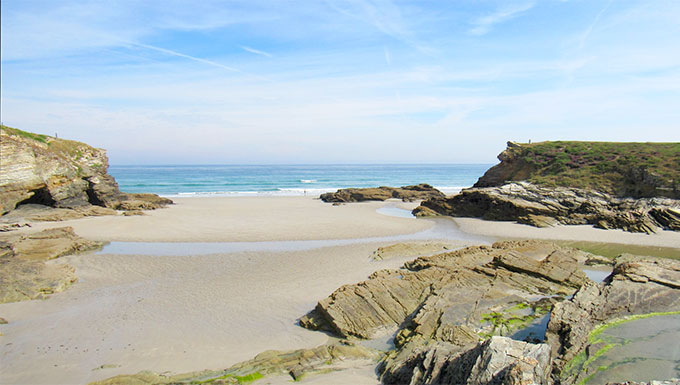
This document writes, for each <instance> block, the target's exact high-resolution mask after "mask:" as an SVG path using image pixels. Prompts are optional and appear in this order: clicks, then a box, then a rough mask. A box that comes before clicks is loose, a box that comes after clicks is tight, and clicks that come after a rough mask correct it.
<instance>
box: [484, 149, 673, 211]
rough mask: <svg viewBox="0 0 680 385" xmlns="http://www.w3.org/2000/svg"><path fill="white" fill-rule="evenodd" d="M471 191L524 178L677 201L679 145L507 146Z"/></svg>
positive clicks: (610, 192) (555, 184)
mask: <svg viewBox="0 0 680 385" xmlns="http://www.w3.org/2000/svg"><path fill="white" fill-rule="evenodd" d="M498 158H499V160H500V161H501V163H500V164H499V165H496V166H494V167H492V168H491V169H489V170H488V171H487V172H486V173H485V174H484V176H483V177H482V178H480V179H479V181H478V182H477V183H476V184H475V187H490V186H499V185H502V184H503V183H505V182H509V181H521V180H526V181H529V182H531V183H534V184H537V185H542V186H547V187H555V186H563V187H575V188H582V189H590V190H597V191H601V192H605V193H609V194H612V195H615V196H622V197H624V196H625V197H633V198H641V197H659V196H660V197H669V198H680V143H617V142H576V141H555V142H540V143H532V144H526V143H522V144H519V143H513V142H509V143H508V148H507V149H506V150H505V151H503V152H502V153H501V154H500V155H499V156H498Z"/></svg>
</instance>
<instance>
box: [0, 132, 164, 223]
mask: <svg viewBox="0 0 680 385" xmlns="http://www.w3.org/2000/svg"><path fill="white" fill-rule="evenodd" d="M107 169H108V158H107V157H106V151H105V150H103V149H99V148H94V147H91V146H88V145H87V144H85V143H81V142H76V141H73V140H65V139H58V138H55V137H51V136H47V135H40V134H34V133H30V132H26V131H22V130H19V129H16V128H11V127H7V126H1V127H0V214H5V213H7V212H9V211H11V210H13V209H15V208H16V207H17V206H19V205H22V204H27V203H37V204H42V205H45V206H51V207H58V208H69V209H74V208H81V207H86V206H90V205H96V206H102V207H108V208H112V209H149V208H155V207H159V206H162V205H164V204H168V203H172V201H170V200H168V199H164V198H158V197H157V196H155V195H151V194H149V195H138V194H137V195H136V196H132V195H128V194H124V193H121V192H120V190H119V189H118V184H117V183H116V181H115V179H114V178H113V177H112V176H111V175H109V174H107V172H106V171H107ZM148 200H151V201H154V202H155V203H154V204H149V202H147V201H148Z"/></svg>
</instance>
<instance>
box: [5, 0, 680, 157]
mask: <svg viewBox="0 0 680 385" xmlns="http://www.w3.org/2000/svg"><path fill="white" fill-rule="evenodd" d="M1 21H2V46H1V50H2V51H1V54H2V102H1V103H2V106H1V107H2V121H3V123H4V124H7V125H10V126H14V127H18V128H22V129H25V130H30V131H34V132H40V133H46V134H54V133H55V132H56V133H58V134H59V136H60V137H64V138H70V139H76V140H81V141H85V142H87V143H89V144H92V145H94V146H97V147H103V148H106V149H107V150H108V153H109V157H110V159H111V163H112V164H196V163H204V164H205V163H211V164H216V163H394V162H399V163H476V162H479V163H490V162H493V161H494V160H495V156H496V154H497V153H498V152H500V151H501V150H502V149H503V148H504V147H505V142H506V141H507V140H516V141H527V140H529V139H531V140H533V141H540V140H612V141H680V123H679V122H680V1H677V0H668V1H664V0H648V1H628V0H605V1H600V0H580V1H579V0H569V1H560V0H519V1H515V0H505V1H483V0H477V1H473V0H469V1H464V0H461V1H453V0H452V1H390V0H375V1H369V0H327V1H311V0H310V1H287V0H270V1H255V0H250V1H213V0H201V1H179V0H164V1H154V0H145V1H142V0H137V1H115V0H113V1H83V0H75V1H72V0H59V1H53V0H51V1H35V0H3V1H2V20H1Z"/></svg>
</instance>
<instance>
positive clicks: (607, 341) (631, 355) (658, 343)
mask: <svg viewBox="0 0 680 385" xmlns="http://www.w3.org/2000/svg"><path fill="white" fill-rule="evenodd" d="M597 338H599V339H600V340H602V343H601V344H598V346H600V345H601V346H600V347H599V349H598V352H599V353H600V354H599V356H598V354H597V353H594V352H593V353H591V357H597V358H595V359H593V360H592V361H590V362H588V361H586V364H587V367H588V368H590V370H596V372H595V373H594V374H593V375H592V376H590V377H589V378H586V381H585V382H583V383H584V384H589V385H591V384H592V385H604V384H606V383H608V382H625V381H645V382H649V381H651V380H668V379H671V378H678V377H680V314H670V315H656V316H652V317H648V318H642V319H636V320H632V321H628V322H624V323H621V324H618V325H615V326H611V327H609V328H607V329H605V330H604V331H602V333H601V334H599V335H598V336H597Z"/></svg>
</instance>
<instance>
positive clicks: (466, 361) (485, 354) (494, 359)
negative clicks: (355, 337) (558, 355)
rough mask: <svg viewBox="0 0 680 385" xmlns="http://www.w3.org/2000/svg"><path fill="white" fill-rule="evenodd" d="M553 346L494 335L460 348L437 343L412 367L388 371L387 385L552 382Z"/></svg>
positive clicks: (384, 381)
mask: <svg viewBox="0 0 680 385" xmlns="http://www.w3.org/2000/svg"><path fill="white" fill-rule="evenodd" d="M550 363H551V360H550V347H549V346H548V345H547V344H532V343H527V342H522V341H516V340H513V339H511V338H507V337H498V336H494V337H491V338H489V339H487V340H485V341H482V342H480V343H479V344H477V345H476V346H474V347H473V348H471V349H469V350H464V351H457V350H456V349H455V348H452V347H451V346H450V345H449V346H446V345H445V344H441V343H435V344H432V345H428V346H426V347H425V348H424V349H423V350H422V351H420V352H418V355H417V357H416V358H415V359H414V360H412V361H411V362H410V364H411V365H413V366H412V367H409V368H408V370H405V371H399V372H387V373H386V374H385V375H384V376H383V377H382V383H383V384H385V385H392V384H394V385H401V384H413V385H415V384H423V385H440V384H441V385H446V384H466V385H486V384H499V385H511V384H512V385H515V384H517V385H519V384H536V385H543V384H545V385H547V384H550V369H551V367H550Z"/></svg>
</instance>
